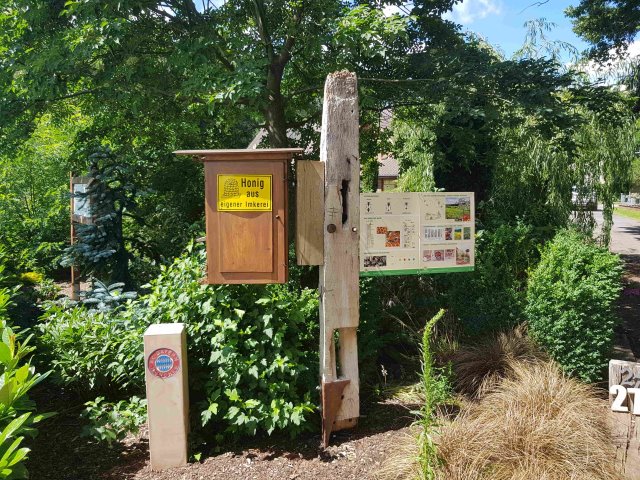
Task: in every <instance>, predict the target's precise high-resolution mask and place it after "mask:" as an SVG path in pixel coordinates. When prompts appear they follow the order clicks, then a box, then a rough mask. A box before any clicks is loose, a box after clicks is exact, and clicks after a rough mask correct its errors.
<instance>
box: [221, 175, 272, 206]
mask: <svg viewBox="0 0 640 480" xmlns="http://www.w3.org/2000/svg"><path fill="white" fill-rule="evenodd" d="M218 211H219V212H270V211H271V175H220V174H219V175H218Z"/></svg>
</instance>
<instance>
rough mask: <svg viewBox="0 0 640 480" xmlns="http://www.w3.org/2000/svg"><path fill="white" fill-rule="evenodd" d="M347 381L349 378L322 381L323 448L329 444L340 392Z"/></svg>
mask: <svg viewBox="0 0 640 480" xmlns="http://www.w3.org/2000/svg"><path fill="white" fill-rule="evenodd" d="M349 382H351V380H349V379H343V380H335V381H333V382H322V446H323V447H325V448H327V447H328V446H329V437H330V436H331V432H332V431H333V425H334V423H335V421H336V415H338V410H339V409H340V405H341V404H342V398H343V396H342V393H343V392H344V389H345V387H346V386H347V385H349Z"/></svg>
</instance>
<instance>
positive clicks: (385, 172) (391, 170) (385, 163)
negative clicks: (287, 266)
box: [378, 154, 400, 178]
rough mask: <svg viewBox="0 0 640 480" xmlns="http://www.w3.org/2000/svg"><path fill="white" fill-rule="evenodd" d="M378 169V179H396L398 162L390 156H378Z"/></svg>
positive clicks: (398, 170)
mask: <svg viewBox="0 0 640 480" xmlns="http://www.w3.org/2000/svg"><path fill="white" fill-rule="evenodd" d="M378 163H379V164H380V167H379V169H378V177H382V178H397V177H398V173H399V172H400V168H399V166H398V161H397V160H396V159H395V158H393V156H392V155H387V154H383V155H380V158H379V160H378Z"/></svg>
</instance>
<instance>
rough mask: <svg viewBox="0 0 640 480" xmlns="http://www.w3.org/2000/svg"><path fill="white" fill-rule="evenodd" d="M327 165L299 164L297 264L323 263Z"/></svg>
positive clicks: (304, 162) (320, 163) (306, 162)
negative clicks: (325, 173)
mask: <svg viewBox="0 0 640 480" xmlns="http://www.w3.org/2000/svg"><path fill="white" fill-rule="evenodd" d="M324 165H325V164H324V163H322V162H316V161H311V160H303V161H302V160H301V161H298V162H296V258H297V261H298V265H322V263H323V260H324V228H323V226H324Z"/></svg>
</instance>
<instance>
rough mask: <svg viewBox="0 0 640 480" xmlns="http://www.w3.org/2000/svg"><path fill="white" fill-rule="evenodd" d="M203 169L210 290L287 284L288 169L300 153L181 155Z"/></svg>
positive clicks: (191, 152) (286, 150)
mask: <svg viewBox="0 0 640 480" xmlns="http://www.w3.org/2000/svg"><path fill="white" fill-rule="evenodd" d="M174 153H176V154H177V155H191V156H194V157H196V158H197V159H198V160H200V161H202V162H203V163H204V173H205V214H206V230H207V233H206V242H207V278H206V282H207V283H209V284H229V283H285V282H286V281H287V279H288V273H289V272H288V240H287V229H288V214H287V170H288V169H287V164H288V162H291V160H292V158H293V156H294V155H296V154H300V153H302V149H300V148H277V149H256V150H180V151H177V152H174Z"/></svg>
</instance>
